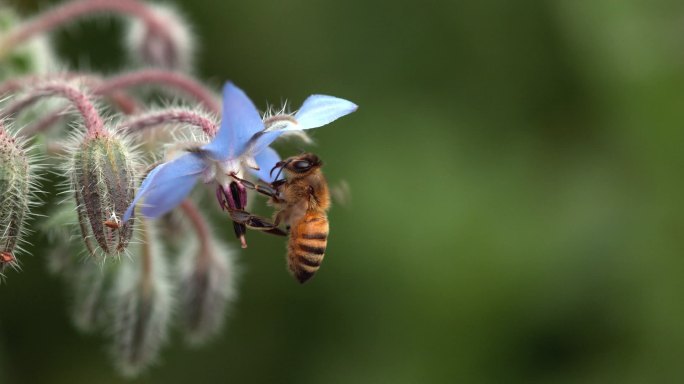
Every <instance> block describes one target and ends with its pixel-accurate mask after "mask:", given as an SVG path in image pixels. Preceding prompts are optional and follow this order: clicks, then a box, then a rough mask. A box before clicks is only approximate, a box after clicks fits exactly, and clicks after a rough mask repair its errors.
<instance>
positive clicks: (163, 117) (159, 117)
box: [119, 109, 218, 137]
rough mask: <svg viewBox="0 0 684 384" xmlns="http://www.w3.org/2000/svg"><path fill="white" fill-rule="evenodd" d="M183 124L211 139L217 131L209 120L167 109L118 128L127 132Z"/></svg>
mask: <svg viewBox="0 0 684 384" xmlns="http://www.w3.org/2000/svg"><path fill="white" fill-rule="evenodd" d="M173 123H184V124H190V125H192V126H195V127H197V128H200V129H202V131H204V133H206V134H207V135H209V136H210V137H213V136H214V135H216V132H217V131H218V127H217V126H216V123H215V122H214V121H212V120H211V119H209V118H207V117H205V116H202V115H200V114H198V113H195V112H192V111H188V110H182V109H167V110H163V111H159V112H152V113H148V114H145V115H142V116H136V117H132V118H130V119H129V120H127V121H125V122H124V123H122V124H121V125H120V126H119V128H120V129H123V130H128V131H137V130H142V129H147V128H151V127H154V126H158V125H161V124H173Z"/></svg>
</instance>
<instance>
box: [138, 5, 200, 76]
mask: <svg viewBox="0 0 684 384" xmlns="http://www.w3.org/2000/svg"><path fill="white" fill-rule="evenodd" d="M149 9H150V11H151V12H152V13H153V16H154V18H153V20H147V22H143V21H141V20H133V21H131V24H130V26H129V30H128V37H127V39H126V40H127V44H126V46H127V48H128V50H129V51H130V56H131V57H132V58H134V59H136V60H139V61H141V62H142V64H146V65H152V66H155V67H162V68H167V69H174V70H180V71H186V72H188V71H190V69H191V67H192V58H193V54H194V42H193V37H192V34H191V33H190V28H189V26H188V23H187V22H186V21H185V20H184V19H183V17H182V16H181V15H180V14H179V13H178V11H176V10H175V9H173V8H171V7H169V6H165V5H160V4H150V5H149ZM152 21H153V22H152Z"/></svg>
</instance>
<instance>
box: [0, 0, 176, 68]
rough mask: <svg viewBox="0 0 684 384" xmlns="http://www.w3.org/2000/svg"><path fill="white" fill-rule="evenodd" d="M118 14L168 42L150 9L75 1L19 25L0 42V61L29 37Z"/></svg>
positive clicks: (123, 1) (121, 0)
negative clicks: (95, 16)
mask: <svg viewBox="0 0 684 384" xmlns="http://www.w3.org/2000/svg"><path fill="white" fill-rule="evenodd" d="M108 12H109V13H119V14H123V15H128V16H132V17H136V18H139V19H140V20H142V21H143V22H144V23H145V24H146V25H147V27H148V29H149V30H154V31H156V32H157V33H160V32H161V33H160V35H166V36H167V37H166V38H167V39H169V40H171V39H172V38H171V36H170V33H169V32H168V31H167V30H166V27H165V26H164V24H163V23H162V22H161V21H160V20H159V19H158V18H157V17H156V16H155V14H154V12H152V11H151V10H150V8H149V7H148V6H147V5H146V4H144V3H142V2H140V1H137V0H79V1H72V2H68V3H66V4H63V5H60V6H57V7H54V8H52V9H50V10H48V11H47V12H45V13H43V14H42V15H39V16H38V17H36V18H34V19H32V20H29V21H28V22H25V23H22V24H21V25H19V26H18V27H17V28H15V29H13V30H12V31H10V32H9V33H8V34H7V35H6V37H5V38H4V39H3V40H0V59H2V58H3V57H4V56H5V55H6V54H8V53H9V52H10V51H11V50H12V49H13V48H14V47H16V46H18V45H19V44H21V43H23V42H25V41H27V40H28V39H30V38H31V37H33V36H36V35H39V34H42V33H47V32H50V31H52V30H53V29H55V28H57V27H59V26H61V25H64V24H66V23H70V22H73V21H74V20H76V19H78V18H79V17H82V16H88V15H93V14H98V13H108Z"/></svg>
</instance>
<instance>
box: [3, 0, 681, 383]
mask: <svg viewBox="0 0 684 384" xmlns="http://www.w3.org/2000/svg"><path fill="white" fill-rule="evenodd" d="M10 3H12V4H14V5H16V6H18V7H19V8H20V9H21V10H22V11H23V12H25V13H32V12H35V11H36V10H37V9H38V5H43V4H44V2H42V1H40V2H38V1H35V0H32V1H17V0H13V1H10ZM177 5H178V8H180V9H181V10H182V11H184V12H185V13H186V14H187V16H188V18H189V20H191V21H192V22H193V23H194V25H195V32H196V35H197V37H198V41H199V43H200V46H201V53H200V57H199V58H198V64H199V68H198V74H199V76H200V77H201V78H203V79H205V80H207V81H209V82H210V83H212V84H214V85H216V86H218V85H220V84H221V83H222V82H223V81H225V80H227V79H231V80H233V81H235V82H236V83H237V84H239V86H240V87H242V88H244V89H245V90H246V91H247V93H248V94H249V95H250V96H251V97H252V99H253V100H254V101H255V103H256V104H257V105H259V106H264V105H265V101H267V100H268V101H270V102H274V103H278V102H280V101H281V100H282V98H283V97H286V96H287V97H291V98H292V100H291V101H292V102H293V105H298V104H299V102H300V101H301V100H303V99H304V98H305V97H306V96H307V95H309V94H311V93H328V94H333V95H336V96H340V97H344V98H348V99H350V100H353V101H354V102H356V103H357V104H359V105H360V109H359V111H358V112H356V113H355V114H353V115H351V116H350V117H348V118H345V119H343V120H340V121H339V122H337V123H335V124H334V126H331V127H326V128H324V129H321V130H319V131H317V132H315V138H316V140H317V142H318V146H316V147H314V148H313V151H315V152H316V153H317V154H319V155H320V156H321V157H322V159H324V161H326V171H327V175H328V178H329V181H330V182H331V184H333V185H334V184H337V183H339V182H340V181H342V180H346V181H347V182H348V183H349V185H350V186H351V192H352V202H351V204H350V205H348V206H339V205H338V206H336V207H334V209H333V210H332V212H331V214H330V216H331V231H332V232H331V233H332V234H331V241H330V243H329V249H328V252H327V256H326V260H325V263H324V264H323V268H322V269H321V271H320V272H319V274H318V275H317V276H316V277H315V278H314V279H313V280H312V281H311V282H310V283H308V284H306V285H304V286H299V285H298V284H296V283H295V282H294V281H293V280H292V278H291V277H290V276H288V274H287V273H286V272H285V263H284V260H283V257H284V243H283V241H282V239H278V238H271V237H267V236H263V235H261V234H258V233H257V234H251V235H250V241H251V246H250V248H249V249H247V250H246V251H244V252H241V265H242V267H243V273H242V278H241V284H240V300H239V302H238V303H237V305H236V306H235V307H234V309H233V311H232V315H231V318H230V320H229V322H228V323H227V327H226V329H225V332H224V334H223V335H222V337H221V338H220V339H219V340H216V341H215V342H214V343H213V344H211V345H209V346H207V347H204V348H200V349H197V350H189V349H187V348H186V347H185V346H183V345H182V344H181V343H180V342H179V340H178V339H177V338H176V339H175V341H174V342H173V343H172V346H171V347H170V348H167V349H166V350H165V351H164V352H163V354H162V362H161V364H160V365H159V367H157V368H155V369H152V370H151V371H150V372H149V373H147V374H146V375H144V376H143V377H142V378H141V379H139V380H137V382H141V383H169V382H173V383H176V382H198V383H199V382H279V383H287V382H298V383H322V382H325V383H437V382H443V383H447V382H448V383H452V382H464V383H471V382H472V383H476V382H477V383H479V382H483V383H487V382H496V383H501V382H504V383H514V382H525V383H531V382H532V383H533V382H540V383H542V382H543V383H575V382H582V383H587V382H597V383H598V382H600V383H644V382H666V383H673V382H681V381H682V380H684V365H682V364H681V361H680V359H681V356H682V355H684V299H683V297H684V279H683V278H682V276H684V241H683V240H682V238H683V236H682V234H683V233H684V219H683V218H684V205H683V204H681V203H680V200H681V197H682V195H683V192H684V185H683V182H682V170H683V169H684V156H683V151H682V145H683V144H684V3H683V2H681V1H674V0H653V1H639V0H621V1H613V0H603V1H576V0H554V1H533V0H521V1H515V2H509V1H502V0H500V1H493V0H489V1H479V0H462V1H447V0H442V1H424V2H415V3H405V4H404V3H402V2H389V1H361V0H353V1H331V0H323V1H303V0H293V1H287V2H272V1H265V0H254V1H242V2H237V1H218V0H202V1H177ZM80 25H81V26H80V27H77V28H71V29H68V30H66V31H62V32H60V33H59V34H58V39H57V40H56V44H57V46H58V48H59V51H60V52H62V53H63V55H65V57H68V58H69V59H70V60H71V63H72V64H73V65H78V66H81V67H82V66H83V65H86V66H89V67H91V68H98V69H102V68H104V69H105V70H106V71H109V72H114V71H117V70H118V69H119V68H120V65H121V64H122V61H121V59H120V55H119V53H120V52H121V51H122V50H121V47H120V44H121V43H120V40H119V39H118V36H117V34H116V33H115V32H117V31H120V30H121V24H120V23H117V22H112V23H110V22H102V21H101V20H100V21H97V22H88V23H83V24H80ZM280 148H281V149H282V152H283V153H285V154H289V153H296V152H298V151H299V150H298V149H297V148H293V147H292V146H288V145H287V144H285V145H281V146H280ZM261 212H262V213H265V212H266V209H265V208H263V209H261ZM216 223H217V225H221V227H220V228H219V231H222V232H225V236H226V237H227V238H231V236H232V235H231V226H230V225H229V224H228V223H227V220H225V219H222V220H217V221H216ZM231 239H232V238H231ZM42 241H43V240H42V238H41V237H36V239H35V243H36V246H35V247H34V248H33V253H34V256H33V257H24V259H23V266H24V270H23V272H22V273H21V274H11V275H10V276H9V281H8V284H6V285H3V286H2V287H1V288H0V381H1V382H2V383H29V382H30V383H69V384H73V383H118V382H121V380H120V379H119V378H118V377H117V376H116V375H115V374H114V371H113V370H112V368H111V367H110V365H109V361H108V359H107V358H106V353H105V352H104V348H103V346H102V340H99V339H98V338H96V337H90V336H84V335H80V334H78V333H77V332H76V331H75V329H74V327H73V326H72V325H70V324H69V321H68V318H67V311H66V309H65V307H66V306H67V305H68V302H69V301H68V298H66V297H64V295H63V291H64V289H63V287H62V285H61V284H59V282H58V281H57V280H56V279H54V278H52V277H49V276H48V275H47V274H46V270H45V264H46V260H45V259H44V256H43V255H42V254H41V247H44V245H43V243H42ZM3 375H4V376H3Z"/></svg>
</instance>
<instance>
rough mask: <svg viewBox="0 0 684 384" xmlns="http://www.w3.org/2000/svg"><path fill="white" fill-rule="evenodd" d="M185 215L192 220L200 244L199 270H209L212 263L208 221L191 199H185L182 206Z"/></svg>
mask: <svg viewBox="0 0 684 384" xmlns="http://www.w3.org/2000/svg"><path fill="white" fill-rule="evenodd" d="M180 207H181V209H182V210H183V213H185V215H186V216H187V217H188V218H189V219H190V223H191V224H192V227H193V228H194V229H195V232H197V237H198V238H199V242H200V250H199V256H198V257H197V267H198V269H204V268H207V267H208V266H209V265H210V262H211V241H212V239H211V233H210V232H209V226H208V225H207V221H206V219H205V218H204V217H203V216H202V214H201V213H200V211H199V209H197V205H195V203H193V202H192V200H190V199H185V200H183V202H182V203H181V204H180Z"/></svg>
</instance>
